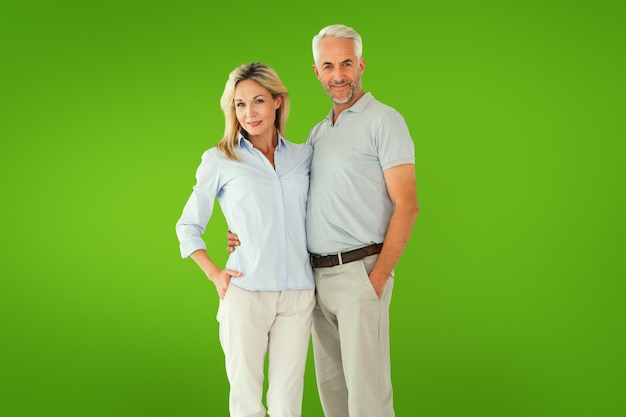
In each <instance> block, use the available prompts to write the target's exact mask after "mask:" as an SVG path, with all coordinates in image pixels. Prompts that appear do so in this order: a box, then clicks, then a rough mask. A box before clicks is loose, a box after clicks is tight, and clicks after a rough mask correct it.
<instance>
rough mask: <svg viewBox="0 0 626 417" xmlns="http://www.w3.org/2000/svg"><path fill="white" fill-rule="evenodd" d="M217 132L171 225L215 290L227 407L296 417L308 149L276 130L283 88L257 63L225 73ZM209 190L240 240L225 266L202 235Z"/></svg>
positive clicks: (305, 324) (239, 412)
mask: <svg viewBox="0 0 626 417" xmlns="http://www.w3.org/2000/svg"><path fill="white" fill-rule="evenodd" d="M221 106H222V110H223V111H224V116H225V121H226V127H225V132H224V137H223V138H222V139H221V141H220V142H219V143H217V145H216V146H215V147H213V148H211V149H209V150H207V151H206V152H205V153H204V154H203V155H202V161H201V163H200V166H199V167H198V170H197V172H196V185H195V186H194V188H193V192H192V194H191V196H190V197H189V200H188V201H187V204H186V205H185V208H184V209H183V213H182V216H181V218H180V219H179V221H178V223H177V224H176V233H177V236H178V239H179V241H180V249H181V254H182V256H183V257H191V258H193V260H194V261H195V262H196V263H197V264H198V266H199V267H200V268H201V269H202V271H204V273H205V274H206V276H207V277H208V278H209V280H211V281H212V282H213V283H214V284H215V286H216V289H217V293H218V295H219V297H220V305H219V309H218V313H217V320H218V322H219V324H220V329H219V333H220V342H221V345H222V348H223V350H224V356H225V361H226V374H227V376H228V380H229V383H230V400H229V408H230V415H231V416H235V417H240V416H241V417H243V416H259V417H263V416H265V408H264V406H263V402H262V397H263V381H264V362H265V356H266V354H268V355H269V368H268V381H269V388H268V392H267V407H268V413H269V414H270V415H271V416H272V417H274V416H275V417H278V416H281V417H282V416H285V417H288V416H289V417H291V416H294V417H295V416H300V415H301V409H302V392H303V384H304V368H305V363H306V356H307V349H308V343H309V336H310V331H311V312H312V310H313V307H314V305H315V295H314V286H315V284H314V280H313V273H312V270H311V266H310V263H309V258H308V253H307V250H306V239H305V211H306V199H307V194H308V188H309V167H310V163H311V157H312V149H311V147H310V146H309V145H305V144H294V143H291V142H289V141H287V140H286V139H285V138H284V132H285V125H286V124H287V118H288V113H289V95H288V92H287V89H286V87H285V86H284V85H283V83H282V82H281V80H280V78H279V77H278V75H277V74H276V73H275V72H274V70H272V69H271V68H270V67H268V66H267V65H264V64H260V63H250V64H245V65H242V66H240V67H238V68H236V69H235V70H234V71H233V72H231V74H230V77H229V79H228V81H227V83H226V87H225V89H224V93H223V95H222V98H221ZM216 197H217V199H218V201H219V204H220V207H221V209H222V212H223V213H224V217H225V218H226V221H227V223H228V229H229V230H231V231H233V232H235V233H237V234H238V235H239V237H240V238H241V241H242V242H245V244H243V245H241V246H239V247H238V249H237V251H236V252H235V253H232V254H230V256H229V259H228V261H227V263H226V268H225V269H220V268H219V267H218V266H217V265H215V263H213V261H212V260H211V258H210V257H209V255H208V254H207V251H206V245H205V243H204V241H203V239H202V237H201V236H202V234H203V233H204V230H205V227H206V224H207V223H208V221H209V219H210V217H211V214H212V211H213V202H214V200H215V198H216Z"/></svg>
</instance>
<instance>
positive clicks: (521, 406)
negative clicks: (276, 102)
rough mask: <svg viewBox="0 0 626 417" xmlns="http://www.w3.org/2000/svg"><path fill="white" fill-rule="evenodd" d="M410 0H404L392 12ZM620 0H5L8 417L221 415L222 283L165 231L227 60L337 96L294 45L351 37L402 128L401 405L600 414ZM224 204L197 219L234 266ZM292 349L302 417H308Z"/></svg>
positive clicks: (318, 112) (3, 266)
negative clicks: (344, 31)
mask: <svg viewBox="0 0 626 417" xmlns="http://www.w3.org/2000/svg"><path fill="white" fill-rule="evenodd" d="M409 4H411V5H409ZM618 5H619V2H617V1H616V2H607V1H595V2H591V1H589V2H581V1H518V2H498V1H493V0H491V1H486V0H479V1H474V2H467V1H417V2H406V4H405V3H398V2H394V1H385V2H382V3H380V2H379V3H372V4H370V5H368V4H362V3H358V2H357V3H354V2H352V3H336V4H334V3H319V2H318V3H302V4H299V3H297V2H293V1H272V2H261V1H257V2H244V1H240V2H229V3H228V4H226V3H224V4H221V5H211V4H210V2H209V1H179V2H173V1H172V2H158V1H150V2H148V1H145V2H137V1H123V2H122V1H107V2H104V1H92V2H86V1H85V2H78V1H76V2H70V1H66V0H61V1H55V2H52V1H50V2H42V1H39V2H18V1H11V0H10V1H3V2H2V5H1V6H0V48H1V51H0V56H1V57H0V60H1V63H0V72H1V74H0V75H1V77H0V83H1V85H0V87H1V91H0V100H1V103H2V109H1V112H0V136H1V139H0V155H1V164H0V181H1V192H2V222H1V223H0V230H1V231H2V250H1V254H0V256H1V259H0V276H1V281H0V282H1V285H2V287H1V295H0V297H1V300H0V301H1V304H0V313H1V317H2V344H1V346H2V356H1V357H2V369H1V371H0V372H1V377H2V385H3V386H2V389H1V390H0V396H1V398H0V410H1V411H0V412H1V413H2V415H5V416H11V417H12V416H65V417H70V416H81V417H84V416H90V417H99V416H110V417H117V416H120V417H122V416H135V417H137V416H152V417H156V416H225V415H227V402H228V399H227V397H228V385H227V381H226V376H225V373H224V369H223V354H222V352H221V348H220V346H219V341H218V337H217V322H216V321H215V313H216V309H217V301H218V298H217V295H216V292H215V289H214V286H213V284H211V283H210V282H208V281H207V280H206V278H205V277H204V276H203V275H202V273H201V272H200V270H199V269H198V268H197V267H196V266H195V264H194V263H193V262H192V261H190V260H183V259H181V258H180V255H179V252H178V241H177V239H176V236H175V233H174V224H175V222H176V220H177V219H178V216H179V215H180V212H181V210H182V207H183V205H184V203H185V201H186V199H187V197H188V195H189V193H190V192H191V187H192V185H193V182H194V173H195V169H196V167H197V165H198V163H199V158H200V155H201V153H202V152H203V151H204V150H205V149H207V148H208V147H210V146H211V145H212V144H214V143H215V142H216V141H217V140H218V139H219V137H220V136H221V134H222V132H223V116H222V113H221V111H220V108H219V97H220V95H221V92H222V89H223V87H224V83H225V81H226V78H227V75H228V73H229V72H230V71H231V70H232V69H233V68H234V67H236V66H238V65H240V64H242V63H244V62H250V61H262V62H265V63H267V64H269V65H271V66H272V67H274V69H276V71H277V72H278V73H279V75H280V76H281V78H282V79H283V81H284V82H285V84H286V85H287V87H288V88H289V89H290V94H291V100H292V112H291V117H290V121H289V125H288V127H287V137H288V138H289V139H291V140H293V141H294V142H303V141H304V140H305V139H306V136H307V133H308V130H309V128H310V127H311V126H312V125H313V124H314V123H316V122H317V121H318V120H320V119H321V118H322V117H324V116H325V114H326V113H327V112H328V110H329V109H330V105H331V103H330V100H329V99H328V97H327V96H326V95H325V94H324V92H323V90H322V88H321V86H320V85H319V82H318V81H317V79H316V78H315V77H314V74H313V71H312V69H311V64H312V56H311V50H310V42H311V38H312V36H313V35H314V34H315V33H316V32H317V31H318V30H319V29H320V28H321V27H323V26H326V25H327V24H331V23H345V24H348V25H350V26H353V27H355V28H356V29H357V30H358V31H359V32H360V33H361V34H362V36H363V39H364V56H365V59H366V62H367V68H366V71H365V74H364V78H363V84H364V88H365V90H366V91H371V92H372V93H373V95H374V96H375V97H376V98H378V99H379V100H381V101H383V102H385V103H387V104H390V105H392V106H394V107H395V108H397V109H398V110H399V111H400V112H401V113H402V114H403V115H404V116H405V118H406V120H407V123H408V125H409V128H410V130H411V134H412V136H413V138H414V141H415V145H416V158H417V159H416V162H417V163H416V170H417V181H418V192H419V202H420V206H421V213H420V215H419V216H418V220H417V223H416V226H415V230H414V233H413V236H412V238H411V241H410V243H409V245H408V247H407V250H406V253H405V255H404V257H403V258H402V260H401V261H400V263H399V265H398V267H397V269H396V275H397V279H396V286H395V290H394V299H393V302H392V307H391V315H392V318H391V321H392V324H391V326H392V327H391V337H392V372H393V381H394V389H395V407H396V412H397V414H398V415H399V416H404V417H411V416H429V417H443V416H455V417H464V416H480V417H518V416H519V417H522V416H523V417H539V416H542V417H543V416H545V417H557V416H568V417H572V416H614V415H618V414H619V413H620V412H622V413H623V412H624V410H625V409H626V403H625V400H624V398H623V396H622V394H623V393H624V387H625V386H626V381H625V377H624V375H625V371H626V369H625V366H624V363H623V356H624V350H625V348H626V346H625V343H624V307H623V304H624V299H625V297H624V296H625V284H624V277H625V276H626V274H625V272H626V271H625V270H624V269H625V268H624V265H623V256H624V243H625V242H624V220H623V208H624V205H623V193H624V172H623V167H622V166H623V164H624V157H623V156H624V138H625V133H626V132H625V130H626V129H625V128H624V110H625V109H626V106H624V104H625V103H624V97H625V93H626V84H625V82H624V74H625V69H626V65H625V57H624V45H625V40H626V36H625V33H624V26H625V25H624V12H623V8H622V7H621V6H618ZM225 231H226V230H225V224H224V222H223V220H222V219H221V216H220V215H219V213H217V214H216V215H215V216H214V218H213V219H212V221H211V223H210V225H209V228H208V230H207V233H206V240H207V242H208V244H209V250H210V252H211V254H212V255H213V257H214V258H215V259H217V260H221V261H222V262H223V261H224V260H225V259H226V249H225V247H226V241H225ZM310 357H311V355H309V365H308V368H307V373H306V381H305V397H304V413H303V415H304V416H306V417H321V416H322V412H321V408H320V405H319V400H318V399H317V393H316V388H315V376H314V370H313V367H312V362H311V360H310Z"/></svg>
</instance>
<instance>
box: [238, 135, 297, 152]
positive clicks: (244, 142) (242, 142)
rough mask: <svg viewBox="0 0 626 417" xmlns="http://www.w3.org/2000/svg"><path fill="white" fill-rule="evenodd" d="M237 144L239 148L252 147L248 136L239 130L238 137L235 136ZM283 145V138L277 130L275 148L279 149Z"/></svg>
mask: <svg viewBox="0 0 626 417" xmlns="http://www.w3.org/2000/svg"><path fill="white" fill-rule="evenodd" d="M237 146H239V147H240V148H243V147H247V148H250V149H251V148H254V146H252V143H251V142H250V140H248V138H247V137H246V136H244V134H243V133H242V132H239V137H238V138H237ZM284 146H285V138H283V137H282V135H281V134H280V132H278V146H276V149H277V150H280V149H282V148H283V147H284Z"/></svg>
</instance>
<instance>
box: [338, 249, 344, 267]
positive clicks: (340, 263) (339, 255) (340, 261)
mask: <svg viewBox="0 0 626 417" xmlns="http://www.w3.org/2000/svg"><path fill="white" fill-rule="evenodd" d="M337 258H339V265H343V259H341V252H339V253H337Z"/></svg>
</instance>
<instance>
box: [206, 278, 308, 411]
mask: <svg viewBox="0 0 626 417" xmlns="http://www.w3.org/2000/svg"><path fill="white" fill-rule="evenodd" d="M314 306H315V291H314V290H299V291H247V290H244V289H242V288H239V287H237V286H235V285H231V286H230V287H229V288H228V291H227V292H226V295H225V296H224V299H222V300H221V301H220V306H219V309H218V313H217V320H218V322H219V323H220V330H219V333H220V342H221V344H222V349H223V350H224V356H225V360H226V375H227V376H228V381H229V383H230V397H229V410H230V416H231V417H265V412H266V410H265V408H264V406H263V382H264V366H265V358H266V355H268V359H269V362H268V391H267V395H266V400H267V413H268V414H269V415H270V416H271V417H300V416H301V414H302V394H303V388H304V369H305V365H306V357H307V351H308V347H309V340H310V337H311V319H312V316H311V314H312V310H313V307H314Z"/></svg>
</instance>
